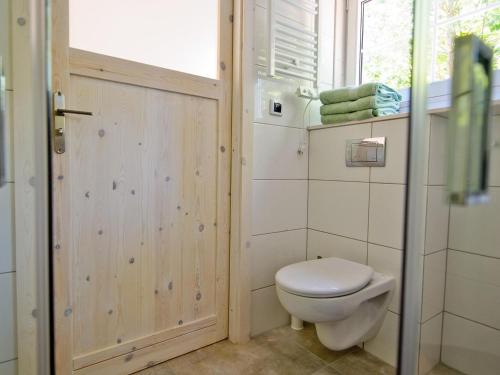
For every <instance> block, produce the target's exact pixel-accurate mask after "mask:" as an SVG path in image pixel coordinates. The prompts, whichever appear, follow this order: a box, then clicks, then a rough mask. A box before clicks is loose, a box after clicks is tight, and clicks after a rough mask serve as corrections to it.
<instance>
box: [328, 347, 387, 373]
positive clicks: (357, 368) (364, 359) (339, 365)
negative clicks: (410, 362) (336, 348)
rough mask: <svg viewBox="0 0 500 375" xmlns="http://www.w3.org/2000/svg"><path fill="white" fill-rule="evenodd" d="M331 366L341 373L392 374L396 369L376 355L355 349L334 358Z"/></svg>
mask: <svg viewBox="0 0 500 375" xmlns="http://www.w3.org/2000/svg"><path fill="white" fill-rule="evenodd" d="M331 366H332V367H333V368H334V369H335V370H337V371H339V372H340V373H341V374H342V375H393V374H395V373H396V369H395V368H394V367H392V366H391V365H388V364H387V363H385V362H382V361H381V360H380V359H378V358H377V357H375V356H373V355H371V354H370V353H367V352H365V351H364V350H361V349H359V350H356V351H353V352H351V353H348V354H346V355H345V356H343V357H341V358H340V359H338V360H336V361H335V362H333V363H332V364H331Z"/></svg>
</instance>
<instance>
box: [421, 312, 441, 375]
mask: <svg viewBox="0 0 500 375" xmlns="http://www.w3.org/2000/svg"><path fill="white" fill-rule="evenodd" d="M442 328H443V314H439V315H436V316H435V317H434V318H432V319H430V320H429V321H427V322H425V323H424V324H422V325H421V327H420V352H419V356H418V373H419V375H426V374H428V373H429V372H430V371H431V370H432V369H433V368H434V367H435V366H436V365H437V364H438V363H439V362H440V360H441V332H442Z"/></svg>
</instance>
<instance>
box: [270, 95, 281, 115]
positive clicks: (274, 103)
mask: <svg viewBox="0 0 500 375" xmlns="http://www.w3.org/2000/svg"><path fill="white" fill-rule="evenodd" d="M269 114H271V115H273V116H283V105H282V104H281V102H280V101H279V100H278V99H270V100H269Z"/></svg>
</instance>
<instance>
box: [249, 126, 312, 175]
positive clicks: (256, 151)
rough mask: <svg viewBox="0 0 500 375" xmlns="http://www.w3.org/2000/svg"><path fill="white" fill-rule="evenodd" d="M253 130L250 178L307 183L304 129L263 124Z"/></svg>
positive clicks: (305, 133)
mask: <svg viewBox="0 0 500 375" xmlns="http://www.w3.org/2000/svg"><path fill="white" fill-rule="evenodd" d="M253 130H254V132H253V178H254V179H289V180H292V179H296V180H300V179H304V180H307V156H308V150H307V146H308V134H307V130H305V129H296V128H287V127H284V126H274V125H263V124H254V127H253ZM299 150H300V151H301V152H299Z"/></svg>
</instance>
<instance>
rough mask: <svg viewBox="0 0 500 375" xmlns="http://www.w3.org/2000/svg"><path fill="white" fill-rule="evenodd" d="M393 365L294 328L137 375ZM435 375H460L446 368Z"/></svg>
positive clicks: (357, 371) (351, 373)
mask: <svg viewBox="0 0 500 375" xmlns="http://www.w3.org/2000/svg"><path fill="white" fill-rule="evenodd" d="M395 373H396V371H395V369H394V368H393V367H392V366H389V365H388V364H386V363H384V362H382V361H381V360H379V359H378V358H376V357H374V356H372V355H371V354H369V353H367V352H365V351H363V350H361V349H360V348H358V347H355V348H351V349H348V350H345V351H342V352H333V351H331V350H328V349H327V348H325V347H324V346H323V345H322V344H321V343H320V342H319V341H318V339H317V337H316V332H315V330H314V326H313V325H308V326H306V328H305V329H304V330H302V331H298V332H297V331H293V330H292V329H290V328H289V327H282V328H277V329H274V330H272V331H270V332H268V333H265V334H263V335H260V336H258V337H256V338H254V339H252V340H251V341H250V342H249V343H248V344H245V345H234V344H231V343H230V342H228V341H222V342H219V343H217V344H214V345H211V346H207V347H205V348H202V349H199V350H196V351H194V352H192V353H188V354H186V355H183V356H181V357H178V358H174V359H172V360H170V361H167V362H165V363H163V364H160V365H157V366H154V367H151V368H149V369H147V370H143V371H140V372H138V373H137V375H192V374H195V375H206V374H214V375H215V374H216V375H238V374H262V375H264V374H266V375H280V374H283V375H285V374H286V375H293V374H300V375H306V374H311V375H329V374H330V375H376V374H382V375H389V374H395ZM431 374H432V375H455V374H458V373H457V372H455V371H453V370H451V369H448V368H446V367H444V366H440V368H438V369H435V370H434V371H433V372H432V373H431Z"/></svg>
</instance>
